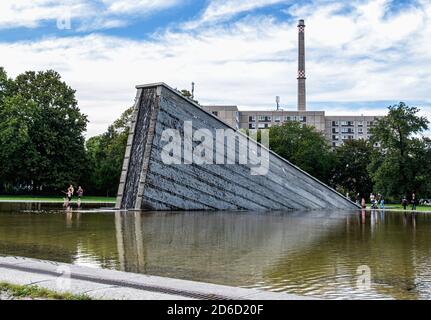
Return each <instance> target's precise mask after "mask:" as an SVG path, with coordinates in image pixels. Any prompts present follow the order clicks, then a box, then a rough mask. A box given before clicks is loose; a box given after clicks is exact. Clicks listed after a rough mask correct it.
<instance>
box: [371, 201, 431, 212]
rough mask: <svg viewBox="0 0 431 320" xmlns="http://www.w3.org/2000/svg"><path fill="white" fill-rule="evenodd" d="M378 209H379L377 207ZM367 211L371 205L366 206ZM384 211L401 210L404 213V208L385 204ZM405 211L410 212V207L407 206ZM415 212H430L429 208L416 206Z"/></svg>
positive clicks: (398, 205)
mask: <svg viewBox="0 0 431 320" xmlns="http://www.w3.org/2000/svg"><path fill="white" fill-rule="evenodd" d="M379 208H380V207H379ZM367 209H371V205H367ZM385 209H386V210H402V211H404V208H403V206H402V205H400V204H390V203H389V204H385ZM407 211H412V206H411V205H408V206H407V208H406V212H407ZM416 211H431V206H416Z"/></svg>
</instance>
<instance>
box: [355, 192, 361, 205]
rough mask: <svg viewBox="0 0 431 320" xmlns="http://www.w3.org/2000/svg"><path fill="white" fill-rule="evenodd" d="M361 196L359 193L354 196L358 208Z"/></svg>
mask: <svg viewBox="0 0 431 320" xmlns="http://www.w3.org/2000/svg"><path fill="white" fill-rule="evenodd" d="M360 199H361V195H360V194H359V193H357V194H356V196H355V203H356V204H357V205H358V206H359V205H360V204H361V202H360V201H361V200H360Z"/></svg>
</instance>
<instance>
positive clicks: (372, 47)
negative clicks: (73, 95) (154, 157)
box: [0, 0, 431, 136]
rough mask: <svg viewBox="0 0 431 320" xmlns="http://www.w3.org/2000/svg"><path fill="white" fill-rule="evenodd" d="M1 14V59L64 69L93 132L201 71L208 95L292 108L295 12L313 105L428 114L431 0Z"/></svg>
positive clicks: (13, 8) (220, 100) (18, 8)
mask: <svg viewBox="0 0 431 320" xmlns="http://www.w3.org/2000/svg"><path fill="white" fill-rule="evenodd" d="M0 12H1V15H0V59H1V60H0V65H2V66H4V67H5V68H6V70H7V71H8V73H9V75H10V76H16V75H17V74H19V73H21V72H23V71H25V70H46V69H55V70H57V71H59V72H60V73H61V74H62V76H63V78H64V80H66V81H67V82H68V83H69V84H70V85H71V86H72V87H73V88H75V89H76V90H77V97H78V99H79V104H80V107H81V109H82V111H83V112H84V113H86V114H88V116H89V119H90V121H91V123H90V124H89V127H88V136H91V135H94V134H98V133H101V132H103V131H104V130H105V129H106V127H107V126H108V125H109V124H110V123H111V122H112V121H113V120H114V119H116V118H117V117H118V116H119V115H120V114H121V113H122V111H124V109H125V108H127V107H128V106H130V105H131V104H132V102H133V98H134V94H135V92H134V86H135V85H136V84H142V83H150V82H158V81H163V82H166V83H168V84H169V85H171V86H172V87H176V88H189V87H190V83H191V82H192V81H194V82H195V83H196V96H197V98H198V100H199V101H200V102H201V103H204V104H212V103H214V104H237V105H238V106H239V107H240V109H254V108H263V109H271V108H273V107H274V104H275V96H277V95H278V96H281V102H282V105H283V107H284V108H285V109H287V110H294V109H295V105H296V68H297V51H296V50H297V30H296V24H297V20H298V19H305V22H306V25H307V27H306V59H307V60H306V71H307V94H308V109H310V110H322V109H323V110H325V111H326V113H327V114H329V115H331V114H332V115H334V114H336V115H338V114H341V113H343V114H357V113H359V114H370V115H372V114H379V115H380V114H384V113H385V110H386V107H387V106H388V105H390V104H394V103H396V102H398V101H405V102H407V103H409V104H411V105H417V106H420V107H422V109H423V112H422V113H423V114H424V115H426V116H428V117H430V116H431V94H430V84H431V67H430V66H431V41H429V39H431V1H429V0H393V1H391V0H353V1H335V0H304V1H292V0H248V1H244V0H229V1H228V0H198V1H192V0H182V1H181V0H152V1H150V0H116V1H114V0H69V1H54V0H33V1H31V0H15V1H12V0H2V1H0ZM69 22H70V28H69ZM430 119H431V118H430Z"/></svg>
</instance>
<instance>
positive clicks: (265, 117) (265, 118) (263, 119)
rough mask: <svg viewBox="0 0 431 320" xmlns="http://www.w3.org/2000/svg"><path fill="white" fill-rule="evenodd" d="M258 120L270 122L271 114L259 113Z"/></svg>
mask: <svg viewBox="0 0 431 320" xmlns="http://www.w3.org/2000/svg"><path fill="white" fill-rule="evenodd" d="M258 119H259V121H263V122H270V121H271V116H266V115H263V116H262V115H261V116H259V117H258Z"/></svg>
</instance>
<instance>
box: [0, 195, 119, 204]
mask: <svg viewBox="0 0 431 320" xmlns="http://www.w3.org/2000/svg"><path fill="white" fill-rule="evenodd" d="M77 200H78V198H77V197H73V199H72V202H76V201H77ZM1 201H35V202H37V201H40V202H63V197H62V196H58V197H56V196H2V195H0V202H1ZM81 202H82V203H86V202H87V203H88V202H100V203H114V202H115V197H92V196H88V197H86V196H84V197H82V199H81Z"/></svg>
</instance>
